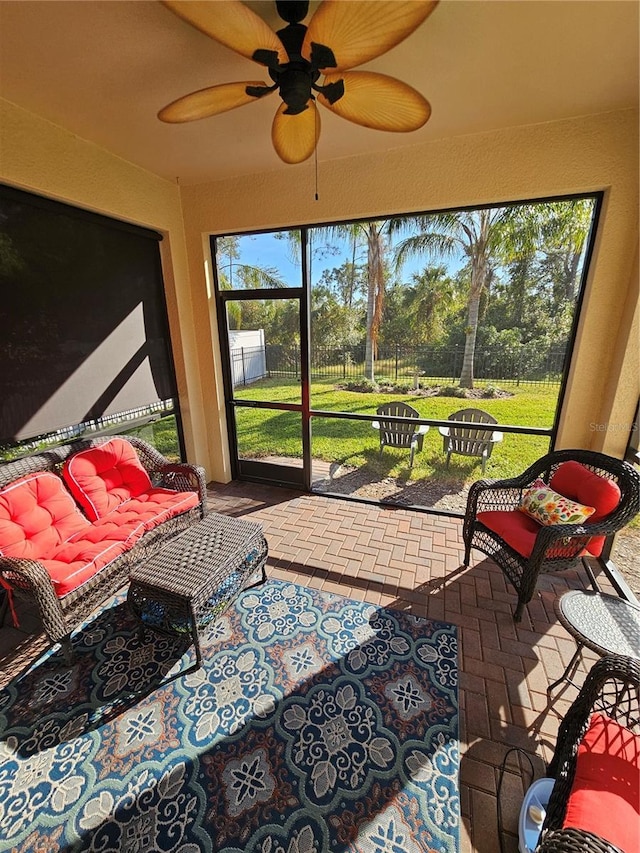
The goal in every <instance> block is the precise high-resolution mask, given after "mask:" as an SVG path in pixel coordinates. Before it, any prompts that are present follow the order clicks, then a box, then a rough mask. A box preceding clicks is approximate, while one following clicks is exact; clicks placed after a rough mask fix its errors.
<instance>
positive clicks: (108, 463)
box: [62, 438, 151, 521]
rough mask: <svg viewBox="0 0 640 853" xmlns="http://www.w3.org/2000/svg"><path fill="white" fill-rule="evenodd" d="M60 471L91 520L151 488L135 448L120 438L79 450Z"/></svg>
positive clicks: (101, 516)
mask: <svg viewBox="0 0 640 853" xmlns="http://www.w3.org/2000/svg"><path fill="white" fill-rule="evenodd" d="M62 473H63V477H64V479H65V481H66V483H67V485H68V486H69V490H70V491H71V494H72V495H73V496H74V498H75V499H76V500H77V501H78V503H79V504H80V506H81V507H82V508H83V509H84V511H85V513H86V515H87V518H89V519H90V520H91V521H95V520H96V519H97V518H104V516H106V515H108V514H109V513H110V512H113V511H114V510H115V509H117V508H118V507H119V506H120V504H122V503H124V502H125V501H128V500H130V499H131V498H136V497H138V496H139V495H141V494H142V493H143V492H146V491H148V490H149V489H150V488H151V480H150V479H149V475H148V474H147V472H146V471H145V469H144V468H143V467H142V465H141V463H140V460H139V459H138V455H137V453H136V451H135V450H134V448H133V446H132V445H131V444H129V442H128V441H125V440H124V439H122V438H114V439H111V440H110V441H107V442H105V443H104V444H101V445H100V446H99V447H91V448H89V449H88V450H81V451H80V452H79V453H76V454H75V455H74V456H72V457H71V458H70V459H68V460H67V461H66V462H65V464H64V468H63V472H62Z"/></svg>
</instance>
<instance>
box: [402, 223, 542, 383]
mask: <svg viewBox="0 0 640 853" xmlns="http://www.w3.org/2000/svg"><path fill="white" fill-rule="evenodd" d="M398 222H399V223H400V231H401V232H402V231H403V230H406V228H407V227H408V226H413V227H415V226H416V225H417V227H418V228H420V229H421V231H420V233H418V234H413V235H411V236H409V237H407V238H406V239H405V240H402V241H401V242H400V243H399V244H398V245H397V246H396V249H395V256H396V260H397V263H398V264H402V263H403V262H404V261H405V260H406V259H407V258H408V257H410V256H412V255H425V256H427V257H430V258H437V259H440V258H451V257H455V256H457V255H463V256H465V257H466V258H467V261H468V265H469V292H468V296H467V325H466V330H465V331H466V335H465V346H464V356H463V360H462V370H461V373H460V386H461V387H462V388H473V364H474V358H475V349H476V336H477V332H478V318H479V315H480V300H481V298H482V294H483V293H484V292H485V290H487V288H488V286H489V283H490V281H491V278H492V276H493V272H494V267H495V265H496V263H497V260H498V259H499V258H501V257H504V256H505V253H509V254H513V253H515V252H516V247H517V246H524V245H525V243H526V244H527V245H529V244H530V243H531V242H532V241H534V240H535V236H536V234H537V233H538V229H539V223H538V221H537V220H536V219H535V218H534V217H531V216H530V215H528V211H526V210H525V209H524V208H521V207H496V208H481V209H479V210H458V211H451V212H446V213H434V214H429V215H426V216H420V217H414V218H412V219H410V220H407V221H405V222H404V223H403V222H402V221H401V220H398Z"/></svg>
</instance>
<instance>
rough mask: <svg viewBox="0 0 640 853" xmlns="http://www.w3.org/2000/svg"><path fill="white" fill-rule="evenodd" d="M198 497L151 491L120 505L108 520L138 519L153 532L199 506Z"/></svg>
mask: <svg viewBox="0 0 640 853" xmlns="http://www.w3.org/2000/svg"><path fill="white" fill-rule="evenodd" d="M198 502H199V498H198V495H197V494H196V493H195V492H174V491H172V490H171V489H149V491H148V492H144V493H143V494H141V495H138V497H137V498H132V499H131V500H129V501H127V502H126V503H123V504H120V506H119V507H117V509H116V511H115V512H114V513H112V514H111V515H109V516H107V518H112V517H113V516H114V515H116V516H117V515H120V516H125V517H126V518H129V517H131V518H136V519H138V520H139V521H141V522H142V523H143V524H144V528H145V530H151V528H153V527H157V525H158V524H162V522H163V521H166V520H167V519H169V518H173V517H174V516H176V515H180V514H181V513H183V512H187V510H189V509H192V508H193V507H195V506H197V505H198Z"/></svg>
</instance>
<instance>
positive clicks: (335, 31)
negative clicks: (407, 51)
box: [302, 0, 438, 71]
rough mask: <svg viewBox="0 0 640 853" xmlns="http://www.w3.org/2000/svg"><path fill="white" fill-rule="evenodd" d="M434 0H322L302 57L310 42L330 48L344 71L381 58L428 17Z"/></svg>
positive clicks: (306, 54)
mask: <svg viewBox="0 0 640 853" xmlns="http://www.w3.org/2000/svg"><path fill="white" fill-rule="evenodd" d="M437 5H438V0H350V2H348V3H345V2H344V0H324V2H323V3H321V4H320V6H318V9H317V10H316V13H315V15H314V16H313V18H312V19H311V21H310V22H309V28H308V30H307V32H306V35H305V37H304V42H303V45H302V55H303V56H304V57H305V58H307V59H309V58H310V56H311V43H312V42H316V43H317V44H322V45H326V46H327V47H329V48H331V50H332V51H333V54H334V56H335V58H336V62H337V66H336V67H337V68H338V69H339V70H341V71H342V70H345V69H347V68H353V67H354V66H356V65H361V64H362V63H363V62H368V61H369V60H370V59H374V58H375V57H376V56H381V55H382V54H383V53H385V52H386V51H387V50H390V49H391V48H392V47H395V45H397V44H399V43H400V42H401V41H402V40H403V39H404V38H406V37H407V36H408V35H409V34H410V33H412V32H413V31H414V30H415V29H416V27H418V26H420V24H421V23H422V22H423V21H424V20H425V18H426V17H427V16H428V15H429V14H431V12H432V11H433V10H434V9H435V7H436V6H437Z"/></svg>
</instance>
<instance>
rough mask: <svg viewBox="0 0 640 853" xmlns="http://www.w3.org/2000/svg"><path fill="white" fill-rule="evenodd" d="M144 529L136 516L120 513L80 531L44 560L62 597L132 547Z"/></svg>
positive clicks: (43, 562) (56, 590) (59, 596)
mask: <svg viewBox="0 0 640 853" xmlns="http://www.w3.org/2000/svg"><path fill="white" fill-rule="evenodd" d="M143 533H144V525H143V524H141V523H140V521H138V520H136V519H123V518H118V517H117V516H116V517H115V518H114V519H113V520H111V519H101V520H99V521H95V522H94V523H93V524H90V525H89V526H88V527H87V528H85V529H84V530H82V531H80V532H79V533H76V534H75V536H72V537H71V539H69V540H68V541H67V542H63V543H61V544H60V546H59V547H58V548H56V549H55V551H54V552H53V554H52V555H51V558H50V559H47V560H43V561H42V564H43V565H44V567H45V569H46V570H47V572H48V574H49V576H50V578H51V580H52V582H53V586H54V589H55V592H56V595H57V596H58V598H62V597H63V596H65V595H67V594H68V593H69V592H72V591H73V590H74V589H77V588H78V587H79V586H81V585H82V584H83V583H85V581H88V580H89V578H92V577H93V576H94V575H96V574H97V573H98V572H99V571H100V570H101V569H103V568H104V567H105V566H107V565H109V563H112V562H113V561H114V560H115V559H116V558H117V557H119V556H120V555H121V554H123V553H124V552H125V551H128V550H129V549H130V548H131V547H133V545H134V544H135V543H136V542H137V541H138V539H139V538H140V537H141V536H142V534H143Z"/></svg>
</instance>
